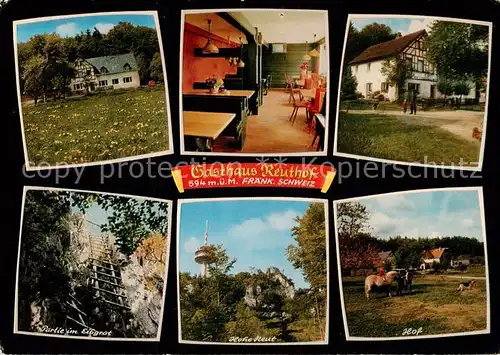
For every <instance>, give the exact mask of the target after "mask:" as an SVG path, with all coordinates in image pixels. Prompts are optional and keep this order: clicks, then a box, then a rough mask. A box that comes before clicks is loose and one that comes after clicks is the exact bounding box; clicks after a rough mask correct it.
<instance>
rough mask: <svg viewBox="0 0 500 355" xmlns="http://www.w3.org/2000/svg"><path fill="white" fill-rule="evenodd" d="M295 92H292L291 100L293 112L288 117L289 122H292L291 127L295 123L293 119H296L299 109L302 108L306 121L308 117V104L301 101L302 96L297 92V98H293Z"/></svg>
mask: <svg viewBox="0 0 500 355" xmlns="http://www.w3.org/2000/svg"><path fill="white" fill-rule="evenodd" d="M295 94H296V92H292V99H293V110H292V114H291V115H290V119H289V120H290V121H291V122H292V125H293V124H294V123H295V119H296V118H297V113H298V112H299V109H300V108H304V111H305V115H306V119H307V116H308V114H309V113H308V107H309V103H308V102H306V101H304V100H303V97H302V94H301V93H300V91H299V97H296V96H295Z"/></svg>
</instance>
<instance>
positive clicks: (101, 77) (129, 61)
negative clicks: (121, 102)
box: [70, 53, 140, 93]
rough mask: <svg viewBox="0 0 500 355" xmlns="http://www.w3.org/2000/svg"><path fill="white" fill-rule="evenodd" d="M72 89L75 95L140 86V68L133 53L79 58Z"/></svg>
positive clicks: (76, 63) (71, 85) (71, 84)
mask: <svg viewBox="0 0 500 355" xmlns="http://www.w3.org/2000/svg"><path fill="white" fill-rule="evenodd" d="M75 70H76V75H75V77H74V78H73V79H72V80H71V83H70V88H71V91H72V92H74V93H78V92H84V91H94V90H111V89H126V88H136V87H139V86H140V77H139V67H138V65H137V61H136V59H135V57H134V55H133V54H132V53H127V54H120V55H112V56H104V57H95V58H86V59H83V58H78V59H77V60H76V62H75Z"/></svg>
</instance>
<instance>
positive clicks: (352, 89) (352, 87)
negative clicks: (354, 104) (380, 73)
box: [340, 66, 358, 100]
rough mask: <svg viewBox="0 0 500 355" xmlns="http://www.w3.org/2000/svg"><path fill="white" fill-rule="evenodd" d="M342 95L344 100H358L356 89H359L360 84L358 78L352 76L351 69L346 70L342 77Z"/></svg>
mask: <svg viewBox="0 0 500 355" xmlns="http://www.w3.org/2000/svg"><path fill="white" fill-rule="evenodd" d="M341 85H342V86H341V89H340V90H341V95H342V99H343V100H353V99H356V89H357V88H358V82H357V80H356V77H355V76H354V75H352V70H351V67H350V66H348V67H346V68H345V70H344V73H343V75H342V84H341Z"/></svg>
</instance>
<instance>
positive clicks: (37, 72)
mask: <svg viewBox="0 0 500 355" xmlns="http://www.w3.org/2000/svg"><path fill="white" fill-rule="evenodd" d="M44 66H45V63H44V60H43V57H42V56H41V55H35V56H32V57H30V58H29V59H28V60H27V61H26V62H25V63H24V65H23V71H22V75H21V80H22V82H23V86H24V92H25V93H26V94H27V95H29V96H31V97H33V99H34V100H35V104H36V103H37V102H38V98H39V97H40V96H42V95H43V94H44V87H43V85H44V84H43V80H44V79H43V69H44Z"/></svg>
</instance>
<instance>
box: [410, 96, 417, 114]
mask: <svg viewBox="0 0 500 355" xmlns="http://www.w3.org/2000/svg"><path fill="white" fill-rule="evenodd" d="M412 114H415V115H416V114H417V92H416V91H413V93H412V94H411V102H410V115H412Z"/></svg>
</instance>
